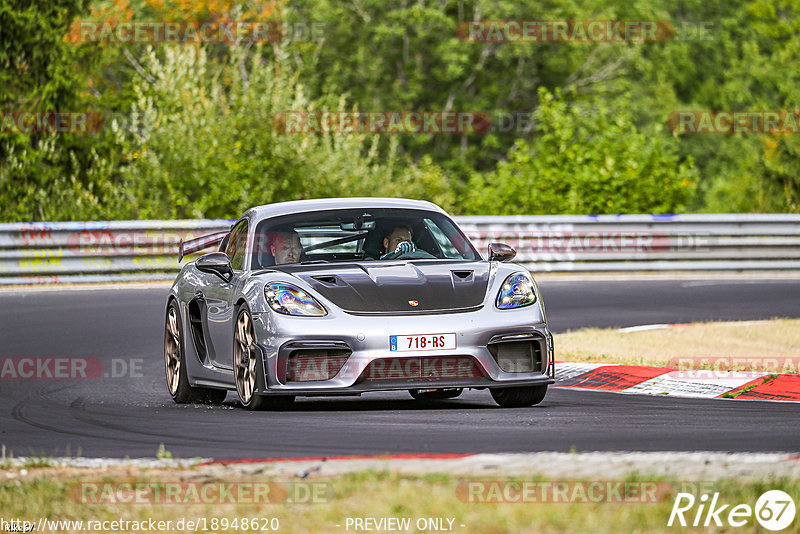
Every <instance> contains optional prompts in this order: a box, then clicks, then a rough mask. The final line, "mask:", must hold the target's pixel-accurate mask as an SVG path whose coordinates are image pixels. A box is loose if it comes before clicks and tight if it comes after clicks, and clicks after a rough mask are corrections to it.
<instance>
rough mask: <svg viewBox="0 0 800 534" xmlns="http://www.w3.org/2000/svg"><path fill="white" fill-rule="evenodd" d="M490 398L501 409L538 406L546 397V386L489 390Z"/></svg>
mask: <svg viewBox="0 0 800 534" xmlns="http://www.w3.org/2000/svg"><path fill="white" fill-rule="evenodd" d="M490 391H491V393H492V398H493V399H494V401H495V402H496V403H497V404H499V405H500V406H502V407H503V408H521V407H523V406H533V405H534V404H539V403H540V402H542V401H543V400H544V396H545V395H547V384H545V385H543V386H524V387H515V388H490Z"/></svg>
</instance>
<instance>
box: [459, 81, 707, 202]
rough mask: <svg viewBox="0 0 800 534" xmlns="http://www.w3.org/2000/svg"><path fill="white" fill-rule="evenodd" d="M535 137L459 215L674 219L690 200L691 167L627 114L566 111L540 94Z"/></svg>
mask: <svg viewBox="0 0 800 534" xmlns="http://www.w3.org/2000/svg"><path fill="white" fill-rule="evenodd" d="M539 96H540V101H541V103H540V106H539V107H538V108H537V110H536V112H535V114H534V119H535V121H536V123H537V126H536V130H537V132H536V133H537V135H535V136H534V137H533V139H532V140H531V141H525V140H520V141H517V143H516V144H515V146H514V148H513V149H512V150H511V151H510V152H509V154H508V160H507V161H505V162H502V163H500V164H499V165H498V167H497V169H496V170H495V171H494V172H492V173H489V174H486V175H484V176H480V175H475V176H473V177H472V179H471V180H470V184H469V185H470V187H469V192H468V193H467V194H466V199H465V204H464V206H465V211H467V212H469V213H508V214H557V213H578V214H603V213H673V212H678V211H681V210H682V209H683V208H684V206H685V205H686V203H687V202H688V201H689V200H690V199H691V197H692V194H693V191H694V182H695V178H696V173H695V170H694V168H693V166H692V161H691V159H687V160H685V161H682V162H678V161H677V157H676V156H675V153H674V151H673V150H672V149H671V148H670V146H668V145H667V143H666V142H665V141H664V140H662V139H661V138H659V137H658V136H648V135H645V134H644V133H641V132H639V131H637V128H636V126H635V125H634V124H633V122H632V120H631V117H630V116H629V115H628V114H626V113H625V112H621V113H612V112H611V111H610V110H608V109H606V108H604V107H598V108H589V107H588V106H578V105H570V104H568V102H567V101H566V100H565V99H564V98H563V97H562V96H561V95H560V94H559V93H557V94H556V95H553V94H551V93H549V92H548V91H547V90H546V89H544V88H541V89H540V90H539Z"/></svg>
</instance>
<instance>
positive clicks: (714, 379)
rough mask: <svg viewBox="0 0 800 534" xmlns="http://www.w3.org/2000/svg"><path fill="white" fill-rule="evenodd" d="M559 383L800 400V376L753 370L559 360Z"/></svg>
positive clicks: (605, 388)
mask: <svg viewBox="0 0 800 534" xmlns="http://www.w3.org/2000/svg"><path fill="white" fill-rule="evenodd" d="M556 386H558V387H563V388H575V389H589V390H596V391H614V392H618V393H633V394H644V395H668V396H672V397H695V398H720V397H723V396H726V397H733V398H735V399H737V400H771V401H800V375H794V374H777V375H776V374H772V373H764V372H753V371H703V370H699V371H679V370H677V369H670V368H666V367H646V366H638V365H619V364H602V363H572V362H557V363H556Z"/></svg>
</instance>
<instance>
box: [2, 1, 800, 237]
mask: <svg viewBox="0 0 800 534" xmlns="http://www.w3.org/2000/svg"><path fill="white" fill-rule="evenodd" d="M799 15H800V0H755V1H750V2H725V1H723V2H707V1H701V0H665V1H656V0H632V1H628V2H610V1H607V0H600V1H595V2H588V1H587V2H576V1H572V0H550V1H532V0H513V1H504V0H495V1H484V0H475V1H467V0H436V1H423V0H418V1H414V0H340V1H334V0H294V1H277V0H276V1H274V2H254V1H235V0H195V1H189V0H0V28H2V33H0V64H2V70H0V76H2V79H0V110H3V111H14V110H35V111H55V110H69V111H76V110H93V111H97V112H99V113H101V114H102V115H103V116H104V117H105V122H104V124H103V127H102V129H100V131H99V132H97V133H94V134H88V135H87V134H77V133H70V134H44V133H20V132H13V131H7V129H4V130H3V131H2V132H0V208H2V211H1V212H0V218H2V220H4V221H25V220H91V219H138V218H141V219H146V218H183V217H187V218H194V217H237V216H238V215H239V214H240V213H241V212H242V211H243V210H244V209H246V208H247V207H249V206H252V205H256V204H264V203H269V202H277V201H282V200H293V199H300V198H315V197H327V196H361V195H367V196H403V197H410V198H421V199H428V200H432V201H434V202H436V203H438V204H440V205H442V206H443V207H444V208H445V209H448V210H450V211H451V212H453V213H456V214H555V213H576V214H589V213H591V214H601V213H676V212H798V211H800V142H799V138H798V135H791V134H784V133H736V134H714V135H708V134H681V135H678V134H675V133H673V132H672V131H671V130H670V129H669V128H668V127H667V119H668V117H669V116H670V114H671V113H673V112H674V111H676V110H695V109H697V110H789V111H794V110H796V109H797V108H800V83H798V82H800V69H798V68H797V65H800V32H798V29H799V28H800V16H799ZM505 19H516V20H521V19H522V20H564V19H566V20H601V19H612V20H660V21H661V20H663V21H668V22H669V23H670V24H671V25H672V27H673V28H674V29H675V33H674V34H673V35H672V38H671V39H668V40H666V41H664V42H643V43H635V42H622V43H620V42H595V43H586V42H554V43H530V42H529V43H498V42H492V43H487V42H470V41H464V40H461V39H459V36H458V33H457V30H458V26H459V23H460V22H463V21H469V20H505ZM87 20H91V21H101V22H102V21H117V22H119V21H126V20H128V21H130V20H134V21H155V20H166V21H186V20H192V21H234V20H251V21H265V20H270V21H276V22H280V23H282V24H283V25H284V26H285V27H287V28H294V33H295V34H294V35H290V36H287V38H285V39H283V40H281V41H279V42H274V43H262V44H231V43H207V44H197V43H192V44H179V43H162V44H158V43H156V44H152V43H144V42H128V43H124V44H122V43H114V42H99V43H98V42H81V39H77V38H75V35H76V33H75V28H76V24H78V23H79V22H80V21H87ZM312 27H313V28H314V31H311V28H312ZM298 28H299V29H300V30H302V29H303V28H307V29H308V31H306V32H305V33H306V35H297V34H296V32H297V29H298ZM286 110H347V111H352V110H369V111H371V110H466V111H482V112H486V113H487V114H488V115H489V116H490V117H493V119H495V120H493V124H494V127H493V128H491V129H490V131H489V132H484V133H469V134H466V133H465V134H384V135H379V134H369V135H368V134H346V133H322V134H286V133H282V132H281V131H280V129H276V124H275V116H276V114H278V113H279V112H281V111H286ZM798 113H800V111H798ZM520 118H522V119H523V120H518V119H520ZM511 119H514V120H511ZM509 121H510V122H509Z"/></svg>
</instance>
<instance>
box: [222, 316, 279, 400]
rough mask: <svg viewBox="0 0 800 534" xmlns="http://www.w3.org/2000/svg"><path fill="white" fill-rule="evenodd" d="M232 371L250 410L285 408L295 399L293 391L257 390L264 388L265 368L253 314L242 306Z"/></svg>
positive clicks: (234, 335)
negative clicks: (268, 392)
mask: <svg viewBox="0 0 800 534" xmlns="http://www.w3.org/2000/svg"><path fill="white" fill-rule="evenodd" d="M233 374H234V376H235V378H236V394H237V395H238V396H239V402H241V403H242V406H244V407H245V408H247V409H248V410H266V409H272V410H285V409H287V408H289V407H291V405H292V404H293V403H294V396H293V395H275V396H265V395H258V394H256V393H255V391H256V389H263V382H264V372H263V370H262V368H261V358H260V357H259V352H258V349H257V347H256V342H255V334H254V333H253V318H252V317H251V315H250V311H249V310H248V309H247V308H241V309H240V310H239V314H238V315H237V318H236V330H235V331H234V334H233ZM259 386H260V387H259Z"/></svg>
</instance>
